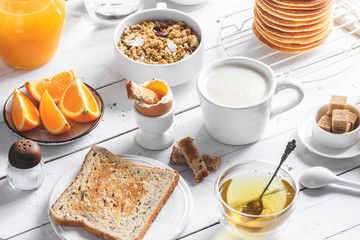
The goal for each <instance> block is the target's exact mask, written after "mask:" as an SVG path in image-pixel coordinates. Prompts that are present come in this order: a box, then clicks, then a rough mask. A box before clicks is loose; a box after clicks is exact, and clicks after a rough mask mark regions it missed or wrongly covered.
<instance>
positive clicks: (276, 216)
mask: <svg viewBox="0 0 360 240" xmlns="http://www.w3.org/2000/svg"><path fill="white" fill-rule="evenodd" d="M276 168H277V165H276V164H274V163H271V162H267V161H259V160H252V161H245V162H241V163H236V164H234V165H232V166H230V167H228V168H227V169H225V170H224V171H223V172H222V173H221V174H220V176H219V177H218V179H217V180H216V182H215V197H216V202H217V203H218V207H219V209H220V212H221V213H222V215H223V217H224V218H225V219H226V222H227V223H229V224H230V225H231V226H232V227H233V228H234V229H235V230H237V231H238V232H239V233H266V232H270V231H272V230H274V229H275V228H277V227H278V226H279V225H281V224H282V223H284V222H285V221H286V219H288V217H289V216H290V214H291V212H292V210H293V209H294V206H295V202H296V199H297V197H298V193H299V186H298V184H297V182H296V181H295V179H294V178H293V177H292V176H291V175H290V173H289V172H288V171H286V170H284V169H283V168H280V170H279V172H278V173H277V175H276V177H275V179H274V180H273V182H272V183H271V185H270V186H269V188H268V190H267V191H266V192H265V194H264V196H263V198H262V202H263V206H264V209H263V211H262V213H261V214H260V215H251V214H246V213H243V207H244V206H245V205H246V204H247V203H249V202H250V201H253V200H256V199H258V198H259V196H260V194H261V193H262V191H263V190H264V188H265V186H266V185H267V183H268V182H269V180H270V178H271V177H272V175H273V173H274V172H275V170H276Z"/></svg>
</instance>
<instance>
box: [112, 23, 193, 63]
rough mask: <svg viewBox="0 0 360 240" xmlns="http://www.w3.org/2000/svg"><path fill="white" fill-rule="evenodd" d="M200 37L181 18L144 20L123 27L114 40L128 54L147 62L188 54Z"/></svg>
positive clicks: (157, 61)
mask: <svg viewBox="0 0 360 240" xmlns="http://www.w3.org/2000/svg"><path fill="white" fill-rule="evenodd" d="M199 44H200V38H199V37H198V36H197V35H196V34H195V33H194V32H193V31H192V30H191V28H190V27H189V26H187V25H186V24H185V23H184V22H177V23H175V22H174V21H172V20H168V21H144V22H143V23H142V24H136V25H132V26H130V27H126V28H125V30H124V33H123V34H122V36H121V39H120V40H119V41H118V42H117V46H118V47H119V49H120V50H121V51H122V52H123V53H124V54H125V55H126V56H128V57H129V58H131V59H133V60H135V61H138V62H142V63H147V64H168V63H173V62H177V61H180V60H181V59H184V58H186V57H187V56H189V55H191V54H192V53H193V52H194V51H195V50H196V49H197V48H198V46H199Z"/></svg>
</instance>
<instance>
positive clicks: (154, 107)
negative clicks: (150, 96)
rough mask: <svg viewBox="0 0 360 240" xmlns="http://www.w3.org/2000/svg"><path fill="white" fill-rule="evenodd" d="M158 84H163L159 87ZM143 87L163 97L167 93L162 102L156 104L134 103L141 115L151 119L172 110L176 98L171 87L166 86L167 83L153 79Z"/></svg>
mask: <svg viewBox="0 0 360 240" xmlns="http://www.w3.org/2000/svg"><path fill="white" fill-rule="evenodd" d="M157 82H161V84H160V85H159V83H157ZM141 85H142V86H143V87H146V88H148V89H151V90H153V91H154V92H156V93H157V94H158V95H162V94H164V93H165V95H164V96H162V97H161V99H160V101H159V102H157V103H156V104H146V103H140V102H137V101H136V102H135V103H134V106H135V109H136V110H137V111H138V112H139V113H141V114H143V115H145V116H149V117H157V116H161V115H163V114H165V113H167V112H169V111H170V110H171V107H172V105H173V99H174V97H173V94H172V92H171V89H170V87H169V86H168V85H167V84H166V82H165V81H162V80H155V79H153V80H150V81H147V82H145V83H143V84H141ZM154 86H160V88H155V87H154Z"/></svg>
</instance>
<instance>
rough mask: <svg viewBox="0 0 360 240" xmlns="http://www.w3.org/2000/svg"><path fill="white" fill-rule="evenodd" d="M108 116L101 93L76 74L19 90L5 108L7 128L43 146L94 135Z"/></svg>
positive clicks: (62, 75)
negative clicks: (102, 119)
mask: <svg viewBox="0 0 360 240" xmlns="http://www.w3.org/2000/svg"><path fill="white" fill-rule="evenodd" d="M103 113H104V108H103V101H102V99H101V96H100V95H99V93H98V92H97V91H96V90H95V89H93V88H92V87H90V86H89V85H87V84H86V83H84V82H82V81H81V80H80V79H78V78H77V77H75V76H74V72H73V71H72V70H70V71H66V72H61V73H58V74H56V75H55V76H53V77H51V78H40V79H36V80H32V81H29V82H26V83H25V84H24V85H23V86H21V87H19V88H15V89H14V92H13V93H12V94H11V95H10V96H9V98H8V99H7V100H6V102H5V105H4V111H3V114H4V120H5V123H6V125H7V126H8V127H9V128H10V129H11V130H12V131H13V132H14V133H15V134H16V135H18V136H19V137H22V138H27V139H31V140H33V141H35V142H37V143H39V144H46V145H56V144H65V143H69V142H72V141H75V140H78V139H80V138H81V137H83V136H85V135H87V134H88V133H90V132H91V131H92V130H93V129H94V128H95V127H96V126H97V125H98V124H99V122H100V120H101V117H102V115H103Z"/></svg>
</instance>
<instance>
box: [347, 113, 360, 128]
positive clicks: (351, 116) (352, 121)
mask: <svg viewBox="0 0 360 240" xmlns="http://www.w3.org/2000/svg"><path fill="white" fill-rule="evenodd" d="M357 118H358V115H357V114H356V113H353V112H350V111H349V123H350V124H351V126H350V131H352V130H354V128H355V123H356V119H357Z"/></svg>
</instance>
